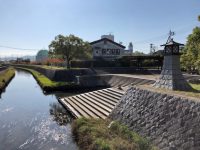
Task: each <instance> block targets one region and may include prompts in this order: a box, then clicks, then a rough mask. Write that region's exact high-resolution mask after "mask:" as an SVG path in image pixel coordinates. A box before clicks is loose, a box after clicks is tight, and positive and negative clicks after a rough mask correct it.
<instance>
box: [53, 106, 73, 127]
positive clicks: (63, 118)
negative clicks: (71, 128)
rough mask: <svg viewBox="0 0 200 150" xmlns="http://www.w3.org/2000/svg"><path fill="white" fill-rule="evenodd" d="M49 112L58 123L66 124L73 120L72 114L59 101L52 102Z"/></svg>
mask: <svg viewBox="0 0 200 150" xmlns="http://www.w3.org/2000/svg"><path fill="white" fill-rule="evenodd" d="M49 112H50V115H52V116H53V120H54V121H56V122H57V123H58V125H61V126H62V125H66V124H67V123H69V122H71V120H72V116H71V115H70V114H69V113H68V112H67V111H66V110H65V109H64V108H63V106H62V105H61V104H59V103H55V102H54V103H51V104H50V110H49Z"/></svg>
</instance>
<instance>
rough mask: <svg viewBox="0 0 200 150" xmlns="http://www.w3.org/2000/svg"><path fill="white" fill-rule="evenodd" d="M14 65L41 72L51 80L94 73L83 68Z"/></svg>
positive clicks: (69, 79)
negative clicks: (68, 68)
mask: <svg viewBox="0 0 200 150" xmlns="http://www.w3.org/2000/svg"><path fill="white" fill-rule="evenodd" d="M13 66H14V67H24V68H28V69H33V70H36V71H38V72H40V73H41V74H43V75H45V76H46V77H47V78H49V79H50V80H52V81H57V82H61V81H66V82H73V81H76V80H77V79H76V76H82V75H94V74H95V73H94V72H93V71H92V70H91V69H87V68H85V69H84V68H83V69H70V70H67V69H47V68H43V67H41V66H37V65H13Z"/></svg>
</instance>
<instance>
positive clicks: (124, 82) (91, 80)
mask: <svg viewBox="0 0 200 150" xmlns="http://www.w3.org/2000/svg"><path fill="white" fill-rule="evenodd" d="M78 82H79V84H80V85H82V86H86V87H92V86H93V87H95V86H107V87H117V86H128V85H130V84H134V85H143V84H153V83H154V82H155V81H154V80H150V79H143V78H139V76H138V78H136V77H128V76H123V75H115V74H110V75H109V74H108V75H105V74H102V75H90V76H80V77H78Z"/></svg>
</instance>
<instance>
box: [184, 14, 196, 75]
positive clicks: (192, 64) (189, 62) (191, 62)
mask: <svg viewBox="0 0 200 150" xmlns="http://www.w3.org/2000/svg"><path fill="white" fill-rule="evenodd" d="M199 18H200V17H199ZM199 21H200V19H199ZM181 67H182V68H183V69H184V70H186V71H187V72H189V73H198V74H200V27H199V26H197V27H195V28H194V29H193V32H192V33H191V34H190V35H189V36H188V38H187V43H186V45H185V48H184V50H183V55H182V56H181Z"/></svg>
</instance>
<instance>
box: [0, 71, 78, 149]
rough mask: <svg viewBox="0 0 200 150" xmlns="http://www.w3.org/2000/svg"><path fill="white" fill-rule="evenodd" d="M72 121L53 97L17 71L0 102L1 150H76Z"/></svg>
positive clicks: (25, 74)
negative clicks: (45, 93)
mask: <svg viewBox="0 0 200 150" xmlns="http://www.w3.org/2000/svg"><path fill="white" fill-rule="evenodd" d="M68 95H71V94H68ZM71 120H72V118H71V116H70V115H69V114H68V112H66V111H65V109H63V107H62V105H60V104H59V103H58V101H57V99H56V96H55V95H54V94H51V95H44V94H43V92H42V90H41V89H40V87H39V85H38V84H37V82H36V81H35V79H34V78H33V77H32V75H30V74H29V73H27V72H24V71H17V72H16V76H15V78H14V79H13V80H12V82H11V83H10V84H9V85H8V87H7V88H6V92H5V93H3V94H2V98H1V99H0V150H16V149H23V150H66V149H69V150H76V149H78V148H77V146H76V144H75V143H74V141H73V138H72V134H71V124H70V123H71Z"/></svg>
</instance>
